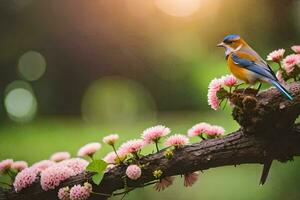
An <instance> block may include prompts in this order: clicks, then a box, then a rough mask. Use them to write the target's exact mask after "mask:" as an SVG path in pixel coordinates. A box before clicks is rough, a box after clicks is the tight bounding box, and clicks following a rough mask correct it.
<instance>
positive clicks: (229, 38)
mask: <svg viewBox="0 0 300 200" xmlns="http://www.w3.org/2000/svg"><path fill="white" fill-rule="evenodd" d="M239 39H241V37H240V36H239V35H237V34H231V35H227V36H225V37H224V40H223V42H224V43H230V42H233V41H237V40H239Z"/></svg>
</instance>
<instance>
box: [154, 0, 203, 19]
mask: <svg viewBox="0 0 300 200" xmlns="http://www.w3.org/2000/svg"><path fill="white" fill-rule="evenodd" d="M201 1H202V0H155V4H156V6H157V7H158V8H159V9H160V10H162V11H163V12H165V13H166V14H169V15H172V16H177V17H186V16H190V15H192V14H194V13H195V12H196V11H197V10H198V9H199V7H200V5H201Z"/></svg>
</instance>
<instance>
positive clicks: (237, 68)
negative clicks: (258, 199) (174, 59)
mask: <svg viewBox="0 0 300 200" xmlns="http://www.w3.org/2000/svg"><path fill="white" fill-rule="evenodd" d="M217 46H218V47H224V48H225V56H226V60H227V64H228V67H229V70H230V71H231V73H232V74H233V75H234V76H235V77H236V78H237V79H240V80H242V81H244V82H245V83H247V84H250V85H254V84H255V83H257V82H259V83H260V85H259V88H260V86H261V83H262V82H267V83H269V84H271V85H273V86H275V87H276V88H277V89H278V90H279V91H280V92H281V93H282V94H283V95H284V96H285V97H286V98H287V99H289V100H290V101H292V100H293V97H292V95H291V94H290V92H289V91H288V90H287V89H285V88H284V87H283V86H282V85H281V84H280V83H279V81H278V79H277V78H276V76H275V74H274V72H273V71H272V69H271V68H270V66H269V65H268V64H267V63H266V62H265V61H264V60H263V59H262V58H261V57H260V56H259V55H258V53H256V51H254V50H253V49H252V48H251V47H250V46H249V45H248V44H247V43H246V42H245V40H243V39H242V38H241V37H240V36H239V35H236V34H232V35H227V36H226V37H225V38H224V40H223V41H222V42H221V43H220V44H218V45H217ZM259 88H258V89H259ZM271 164H272V159H267V160H266V161H265V163H264V168H263V171H262V175H261V179H260V184H261V185H263V184H264V183H265V182H266V180H267V177H268V173H269V170H270V167H271Z"/></svg>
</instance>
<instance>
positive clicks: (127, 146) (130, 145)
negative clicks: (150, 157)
mask: <svg viewBox="0 0 300 200" xmlns="http://www.w3.org/2000/svg"><path fill="white" fill-rule="evenodd" d="M144 146H145V142H144V141H143V140H141V139H133V140H128V141H127V142H125V143H123V144H122V145H121V146H120V148H119V151H120V152H123V153H126V154H129V153H137V152H138V151H140V150H141V149H142V148H143V147H144Z"/></svg>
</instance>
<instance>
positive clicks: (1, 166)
mask: <svg viewBox="0 0 300 200" xmlns="http://www.w3.org/2000/svg"><path fill="white" fill-rule="evenodd" d="M13 163H14V161H13V160H12V159H6V160H2V161H1V162H0V173H2V172H4V171H5V170H8V169H10V168H11V166H12V164H13Z"/></svg>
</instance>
